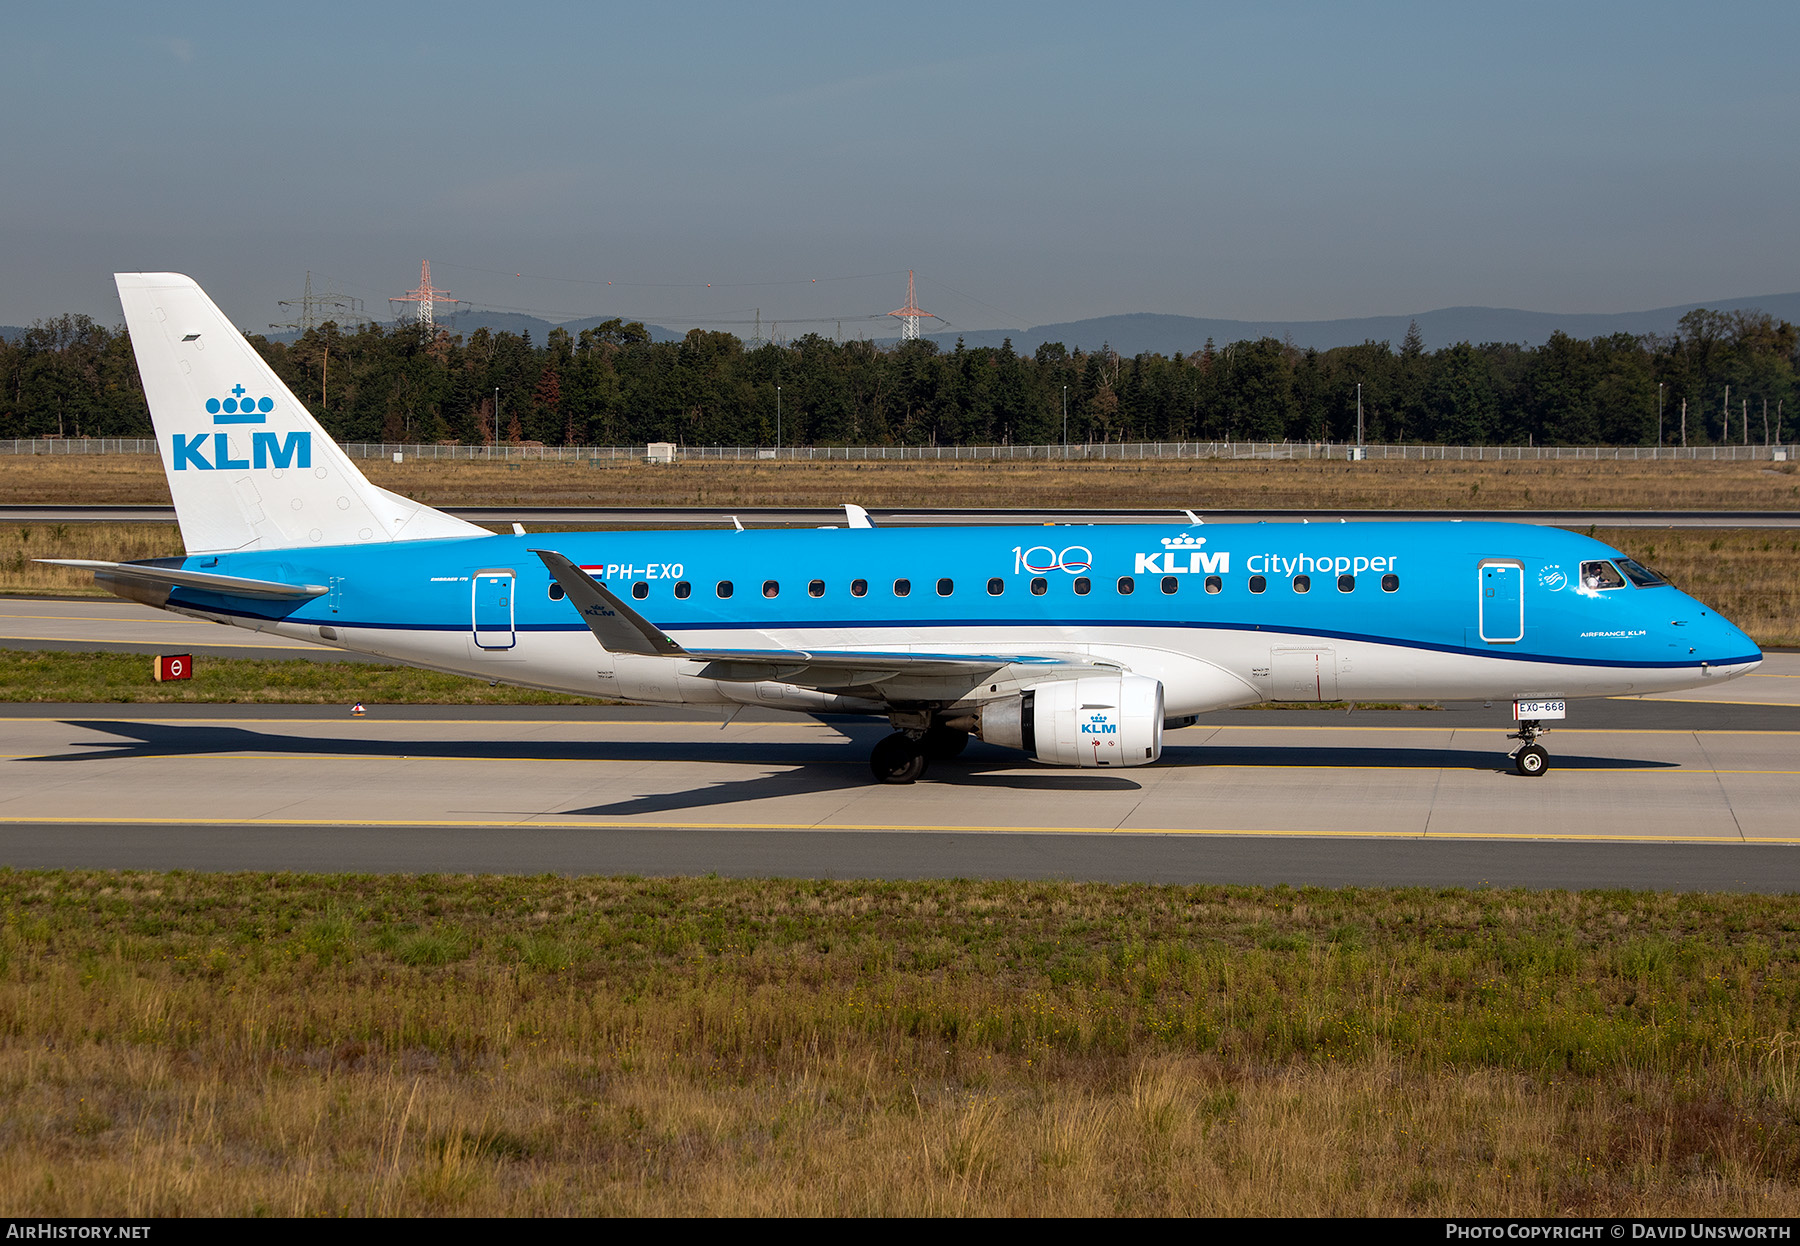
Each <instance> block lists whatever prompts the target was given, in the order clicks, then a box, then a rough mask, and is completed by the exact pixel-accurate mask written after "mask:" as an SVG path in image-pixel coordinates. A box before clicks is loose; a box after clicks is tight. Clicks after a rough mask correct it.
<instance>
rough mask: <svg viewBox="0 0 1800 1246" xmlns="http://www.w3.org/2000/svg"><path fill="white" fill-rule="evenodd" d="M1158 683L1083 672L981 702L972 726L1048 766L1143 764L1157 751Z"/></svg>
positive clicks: (1143, 678)
mask: <svg viewBox="0 0 1800 1246" xmlns="http://www.w3.org/2000/svg"><path fill="white" fill-rule="evenodd" d="M1162 733H1163V686H1162V682H1161V681H1160V680H1155V679H1151V678H1149V677H1148V676H1145V675H1088V676H1084V677H1083V678H1080V679H1064V680H1057V681H1055V682H1053V683H1044V684H1038V685H1037V686H1035V687H1032V688H1027V689H1026V690H1025V691H1024V692H1022V693H1020V694H1019V695H1018V696H1016V697H1006V698H1005V699H1003V700H999V701H989V702H987V703H986V704H984V705H983V706H982V707H981V726H980V730H979V731H978V732H977V734H978V735H980V737H981V738H982V739H983V740H986V741H987V742H988V743H989V744H999V745H1002V746H1004V747H1006V748H1016V749H1022V750H1024V751H1025V752H1027V753H1030V754H1031V755H1032V756H1033V757H1035V758H1037V760H1039V761H1041V762H1046V763H1048V764H1049V765H1052V766H1080V767H1082V768H1084V769H1089V768H1092V767H1095V766H1144V765H1148V764H1149V763H1151V762H1153V761H1155V760H1156V759H1157V758H1159V757H1161V756H1162Z"/></svg>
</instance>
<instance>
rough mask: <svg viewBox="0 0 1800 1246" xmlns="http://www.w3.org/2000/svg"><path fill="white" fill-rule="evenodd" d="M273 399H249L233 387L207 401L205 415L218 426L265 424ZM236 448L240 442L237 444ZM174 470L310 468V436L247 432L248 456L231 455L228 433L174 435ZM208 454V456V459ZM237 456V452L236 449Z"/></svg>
mask: <svg viewBox="0 0 1800 1246" xmlns="http://www.w3.org/2000/svg"><path fill="white" fill-rule="evenodd" d="M274 409H275V400H274V399H273V398H270V397H268V396H267V395H264V396H263V397H261V398H253V397H251V396H250V394H249V393H248V392H247V391H246V390H245V389H244V387H243V386H242V385H233V386H232V387H231V393H230V394H228V395H226V396H225V397H223V398H208V399H207V400H206V413H207V414H208V415H210V416H211V417H212V422H213V423H214V424H215V425H219V424H266V423H267V422H268V419H269V412H271V411H273V410H274ZM239 444H240V446H241V444H242V443H239ZM170 449H171V452H172V457H173V458H174V462H175V470H176V471H178V472H185V471H187V470H188V469H189V468H193V469H194V470H195V471H201V472H223V471H249V470H251V469H252V468H266V467H311V466H312V433H310V432H308V431H307V430H305V429H299V430H297V431H295V432H291V433H289V434H288V435H287V436H286V437H282V436H279V435H277V434H275V433H260V432H259V433H251V434H250V457H249V458H247V459H245V458H233V457H232V456H231V434H229V433H176V434H175V435H174V438H173V440H172V442H171V446H170ZM209 452H210V454H211V457H210V458H208V453H209ZM240 453H241V450H240Z"/></svg>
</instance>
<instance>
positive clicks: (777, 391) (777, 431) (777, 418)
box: [775, 385, 781, 454]
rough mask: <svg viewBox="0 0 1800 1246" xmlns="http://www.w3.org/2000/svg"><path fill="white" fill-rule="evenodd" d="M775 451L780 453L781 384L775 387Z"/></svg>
mask: <svg viewBox="0 0 1800 1246" xmlns="http://www.w3.org/2000/svg"><path fill="white" fill-rule="evenodd" d="M775 453H776V454H780V453H781V386H779V385H777V386H776V387H775Z"/></svg>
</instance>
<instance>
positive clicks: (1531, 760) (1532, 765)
mask: <svg viewBox="0 0 1800 1246" xmlns="http://www.w3.org/2000/svg"><path fill="white" fill-rule="evenodd" d="M1513 767H1514V768H1515V769H1516V770H1518V772H1519V773H1520V774H1522V775H1525V776H1526V777H1527V778H1533V779H1535V778H1536V777H1537V776H1538V775H1540V774H1543V773H1544V771H1546V770H1548V769H1550V754H1549V753H1547V752H1545V751H1544V749H1543V746H1542V745H1538V744H1528V745H1526V746H1525V747H1524V748H1522V749H1520V750H1519V751H1518V752H1516V753H1514V754H1513Z"/></svg>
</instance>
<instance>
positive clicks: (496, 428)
mask: <svg viewBox="0 0 1800 1246" xmlns="http://www.w3.org/2000/svg"><path fill="white" fill-rule="evenodd" d="M494 444H495V445H499V444H500V387H499V386H498V385H496V386H494Z"/></svg>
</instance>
